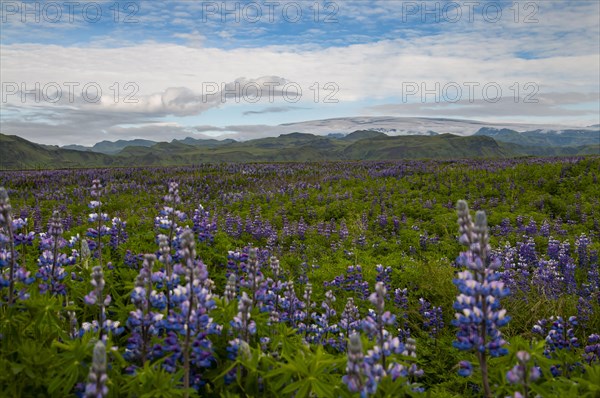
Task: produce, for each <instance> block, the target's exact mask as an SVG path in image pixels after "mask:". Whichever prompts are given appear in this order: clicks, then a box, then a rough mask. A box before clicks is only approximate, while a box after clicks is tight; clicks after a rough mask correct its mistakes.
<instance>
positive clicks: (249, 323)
mask: <svg viewBox="0 0 600 398" xmlns="http://www.w3.org/2000/svg"><path fill="white" fill-rule="evenodd" d="M251 311H252V300H251V299H250V297H248V295H247V294H246V292H242V296H241V297H240V299H239V301H238V313H237V315H236V316H235V317H233V320H232V321H231V322H230V323H231V327H232V329H234V330H237V331H238V335H239V338H240V339H241V340H243V341H245V342H249V341H250V336H251V335H253V334H255V333H256V322H254V320H252V319H250V312H251Z"/></svg>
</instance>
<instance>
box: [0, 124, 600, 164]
mask: <svg viewBox="0 0 600 398" xmlns="http://www.w3.org/2000/svg"><path fill="white" fill-rule="evenodd" d="M350 119H352V120H351V121H350V122H349V121H348V120H346V121H342V120H341V119H340V120H336V121H335V123H334V124H335V125H336V127H334V126H332V124H331V123H322V124H327V125H328V126H329V128H330V129H329V130H324V131H323V130H321V131H320V133H321V134H319V135H317V134H314V133H306V132H302V133H300V132H292V133H288V134H280V135H279V136H277V137H266V138H258V139H252V140H247V141H235V140H233V139H225V140H216V139H196V138H193V137H187V138H185V139H180V140H177V139H175V140H172V141H171V142H155V141H151V140H144V139H135V140H119V141H115V142H111V141H102V142H99V143H97V144H95V145H93V146H91V147H84V146H81V145H67V146H64V147H58V146H52V145H42V144H36V143H33V142H30V141H27V140H25V139H23V138H20V137H18V136H15V135H4V134H0V168H1V169H31V168H68V167H103V166H114V167H117V166H149V165H153V166H162V165H184V164H197V163H203V162H283V161H295V162H309V161H336V160H393V159H423V158H430V159H451V158H490V157H492V158H505V157H515V156H531V155H533V156H563V155H600V128H598V127H595V126H594V127H592V126H590V127H587V128H562V129H558V128H554V129H552V128H549V127H546V126H544V128H540V126H535V125H529V126H526V127H529V128H532V129H531V130H525V131H517V130H514V129H511V128H508V127H506V126H498V127H494V126H491V125H485V124H484V125H479V124H477V123H475V126H476V127H477V129H476V130H475V129H473V128H472V127H473V126H470V127H471V130H470V131H469V132H468V133H465V132H464V130H463V132H462V134H457V133H456V131H455V132H454V133H452V134H450V133H448V132H446V130H455V129H456V126H457V124H458V125H460V124H463V125H464V124H467V122H466V121H450V120H449V121H446V123H445V124H444V123H443V121H444V119H434V120H429V119H420V123H417V127H413V130H412V131H413V132H415V134H407V133H406V130H405V129H404V127H398V126H397V127H392V126H389V125H384V124H385V123H383V120H382V119H381V118H379V119H378V120H376V121H375V123H373V124H369V123H362V124H361V125H364V127H366V128H365V129H359V130H355V131H352V132H350V133H348V132H347V131H346V130H345V129H347V128H348V126H354V125H357V122H356V119H360V118H350ZM403 119H407V118H403ZM331 120H332V119H329V121H331ZM415 120H416V119H415ZM427 120H429V122H428V123H425V122H424V121H427ZM307 123H312V126H316V125H318V124H319V123H318V121H314V122H306V123H304V124H305V127H307V130H314V129H312V128H310V127H308V126H306V124H307ZM344 123H346V126H345V127H344V128H342V127H343V126H341V125H342V124H344ZM299 124H302V123H299ZM359 124H360V123H359ZM435 125H438V130H439V131H435V130H433V129H432V128H433V127H435ZM443 126H446V127H445V128H444V127H443ZM294 127H299V126H298V124H295V125H294ZM520 127H521V128H522V127H523V126H520ZM473 130H475V131H473ZM323 133H327V134H326V135H324V134H323Z"/></svg>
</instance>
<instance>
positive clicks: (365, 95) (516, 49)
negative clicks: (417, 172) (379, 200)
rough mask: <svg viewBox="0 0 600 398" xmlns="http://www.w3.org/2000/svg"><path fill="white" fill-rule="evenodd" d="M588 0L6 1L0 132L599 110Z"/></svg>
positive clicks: (59, 140)
mask: <svg viewBox="0 0 600 398" xmlns="http://www.w3.org/2000/svg"><path fill="white" fill-rule="evenodd" d="M70 4H71V5H70ZM599 4H600V3H599V2H597V1H512V0H511V1H478V2H469V1H464V2H463V1H456V2H453V1H427V2H423V1H389V0H385V1H320V2H317V1H314V0H311V1H281V0H280V1H277V2H259V1H257V2H253V1H227V2H223V1H217V2H210V1H208V2H206V1H205V2H194V1H120V0H117V1H114V0H113V1H108V2H102V1H80V2H79V3H77V4H76V5H73V4H72V3H68V2H62V1H27V2H17V1H5V0H3V1H2V10H1V11H2V15H1V22H0V27H1V29H2V35H1V41H0V44H1V46H2V48H1V51H0V65H1V66H0V72H1V75H2V78H1V79H2V103H1V105H2V113H1V116H0V120H1V121H2V132H3V133H8V134H17V135H20V136H23V137H25V138H27V139H31V140H34V141H37V142H43V143H48V144H59V145H63V144H68V143H81V144H93V143H94V142H96V141H99V140H101V139H111V140H114V139H123V138H124V139H127V138H149V139H157V140H170V139H172V138H183V137H185V136H196V137H203V136H221V135H222V134H224V132H226V133H227V136H228V137H233V138H238V139H248V138H254V137H259V136H264V135H274V134H277V131H278V130H277V128H276V127H273V128H270V127H268V126H277V125H278V124H282V123H291V122H302V121H308V120H317V119H327V118H339V117H351V116H373V117H379V116H402V117H431V118H436V117H444V118H457V119H476V120H483V121H489V122H495V121H503V122H516V123H543V124H547V125H553V124H555V125H569V126H587V125H592V124H598V123H600V120H599V114H600V99H599V95H600V94H599V92H600V87H599V86H600V75H599V72H598V70H600V53H599V48H600V26H599V23H598V20H599V18H600V5H599ZM117 8H118V11H117ZM84 88H85V90H84ZM23 90H28V93H23V92H22V91H23ZM317 93H318V96H317ZM36 94H37V96H38V98H36ZM59 97H60V98H59ZM258 97H260V98H258ZM257 125H258V126H267V127H264V128H262V129H258V128H256V126H257ZM211 127H214V128H212V129H211Z"/></svg>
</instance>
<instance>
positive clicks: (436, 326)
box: [419, 297, 444, 339]
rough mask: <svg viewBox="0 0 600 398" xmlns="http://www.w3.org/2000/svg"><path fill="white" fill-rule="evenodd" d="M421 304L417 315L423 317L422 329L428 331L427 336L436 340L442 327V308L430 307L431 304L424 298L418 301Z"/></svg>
mask: <svg viewBox="0 0 600 398" xmlns="http://www.w3.org/2000/svg"><path fill="white" fill-rule="evenodd" d="M419 303H420V304H421V305H420V307H419V313H420V314H421V316H422V317H423V329H424V330H427V331H429V336H430V337H431V338H433V339H437V336H438V334H439V332H440V331H441V329H443V327H444V319H443V317H442V307H432V306H431V303H430V302H428V301H427V300H425V299H424V298H422V297H421V298H420V299H419Z"/></svg>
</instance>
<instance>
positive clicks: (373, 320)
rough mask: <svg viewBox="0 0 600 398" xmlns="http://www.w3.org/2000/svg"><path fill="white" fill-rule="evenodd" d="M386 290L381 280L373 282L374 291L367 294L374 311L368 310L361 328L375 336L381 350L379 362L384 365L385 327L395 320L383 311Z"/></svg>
mask: <svg viewBox="0 0 600 398" xmlns="http://www.w3.org/2000/svg"><path fill="white" fill-rule="evenodd" d="M386 293H387V290H386V288H385V285H384V284H383V282H377V283H376V284H375V292H373V293H372V294H371V295H370V296H369V301H370V302H371V304H373V305H374V306H375V311H372V310H369V315H367V316H366V317H365V319H364V321H363V329H364V330H365V331H366V332H367V333H368V334H369V336H376V338H377V344H378V346H379V348H380V350H381V364H382V366H383V368H385V367H386V357H387V355H386V352H385V350H384V344H385V343H386V341H387V340H388V339H389V336H390V335H389V333H388V331H387V330H386V329H385V327H386V326H387V325H393V324H394V323H395V322H396V316H395V315H393V314H392V313H390V312H389V311H385V295H386Z"/></svg>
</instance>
